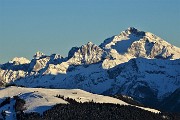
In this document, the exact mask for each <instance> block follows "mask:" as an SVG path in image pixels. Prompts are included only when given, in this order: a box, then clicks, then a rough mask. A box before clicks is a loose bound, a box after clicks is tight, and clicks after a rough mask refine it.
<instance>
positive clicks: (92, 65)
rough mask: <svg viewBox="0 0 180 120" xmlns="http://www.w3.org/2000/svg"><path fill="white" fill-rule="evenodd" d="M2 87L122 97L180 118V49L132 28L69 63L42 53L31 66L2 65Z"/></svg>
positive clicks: (77, 50) (76, 51)
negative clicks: (69, 91)
mask: <svg viewBox="0 0 180 120" xmlns="http://www.w3.org/2000/svg"><path fill="white" fill-rule="evenodd" d="M0 84H1V85H2V86H3V85H13V84H15V85H18V86H25V87H38V88H39V87H41V88H42V87H45V88H61V89H82V90H85V91H88V92H92V93H96V94H102V95H109V96H112V95H117V94H122V95H127V96H130V97H132V98H133V99H135V100H137V101H139V102H140V103H142V104H144V105H147V106H150V107H154V108H156V109H160V110H165V111H173V112H180V102H179V101H180V97H179V94H180V90H179V88H180V48H178V47H176V46H174V45H171V44H170V43H168V42H166V41H165V40H163V39H162V38H160V37H158V36H156V35H154V34H152V33H150V32H144V31H140V30H138V29H136V28H133V27H130V28H128V29H127V30H125V31H122V32H121V33H120V34H119V35H115V36H112V37H110V38H107V39H106V40H104V42H103V43H101V44H100V45H95V44H93V43H92V42H88V43H87V44H85V45H82V46H81V47H72V49H71V50H70V51H69V53H68V56H67V57H63V56H61V55H58V54H52V55H45V54H43V53H42V52H37V53H36V54H35V55H34V56H33V59H32V60H28V59H26V58H23V57H21V58H17V57H16V58H14V59H12V60H11V61H9V62H7V63H4V64H2V65H0Z"/></svg>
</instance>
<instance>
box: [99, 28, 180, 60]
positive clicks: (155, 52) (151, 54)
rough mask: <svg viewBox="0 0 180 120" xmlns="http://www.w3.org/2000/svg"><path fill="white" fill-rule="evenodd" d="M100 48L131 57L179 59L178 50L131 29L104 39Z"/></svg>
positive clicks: (146, 33) (147, 33) (151, 35)
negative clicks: (113, 50)
mask: <svg viewBox="0 0 180 120" xmlns="http://www.w3.org/2000/svg"><path fill="white" fill-rule="evenodd" d="M100 47H102V48H104V49H106V50H109V49H115V50H116V51H117V52H118V53H119V54H122V55H123V54H128V55H131V56H133V57H146V58H158V59H178V58H180V48H178V47H175V46H173V45H171V44H170V43H168V42H166V41H164V40H163V39H162V38H160V37H158V36H156V35H154V34H152V33H150V32H144V31H139V30H137V29H136V28H133V27H130V28H128V29H127V30H125V31H123V32H121V33H120V34H119V35H115V36H113V37H111V38H108V39H106V40H105V41H104V42H103V43H102V44H101V45H100Z"/></svg>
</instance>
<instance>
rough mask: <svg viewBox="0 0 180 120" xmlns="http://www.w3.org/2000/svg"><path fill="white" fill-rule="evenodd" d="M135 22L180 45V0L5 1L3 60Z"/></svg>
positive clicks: (98, 39)
mask: <svg viewBox="0 0 180 120" xmlns="http://www.w3.org/2000/svg"><path fill="white" fill-rule="evenodd" d="M130 26H133V27H135V28H137V29H139V30H144V31H150V32H152V33H154V34H156V35H158V36H160V37H161V38H163V39H165V40H166V41H168V42H169V43H171V44H174V45H176V46H178V47H180V42H179V38H180V0H0V63H4V62H7V61H9V60H10V59H12V58H13V57H15V56H17V57H22V56H23V57H26V58H28V59H31V58H32V56H33V55H34V53H35V52H36V51H42V52H43V53H45V54H52V53H58V54H61V55H63V56H67V54H68V51H69V50H70V49H71V47H73V46H81V45H83V44H86V43H87V42H88V41H91V42H93V43H95V44H97V45H99V44H100V43H102V42H103V40H104V39H106V38H108V37H111V36H113V35H116V34H119V33H120V32H121V31H123V30H125V29H127V28H128V27H130Z"/></svg>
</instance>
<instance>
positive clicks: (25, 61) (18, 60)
mask: <svg viewBox="0 0 180 120" xmlns="http://www.w3.org/2000/svg"><path fill="white" fill-rule="evenodd" d="M9 63H15V64H16V65H19V64H28V63H30V61H29V60H28V59H26V58H24V57H15V58H13V59H12V60H11V61H9Z"/></svg>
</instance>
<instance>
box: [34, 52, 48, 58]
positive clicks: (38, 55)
mask: <svg viewBox="0 0 180 120" xmlns="http://www.w3.org/2000/svg"><path fill="white" fill-rule="evenodd" d="M43 56H45V54H44V53H42V52H40V51H38V52H36V53H35V55H34V56H33V57H34V59H39V58H41V57H43Z"/></svg>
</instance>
